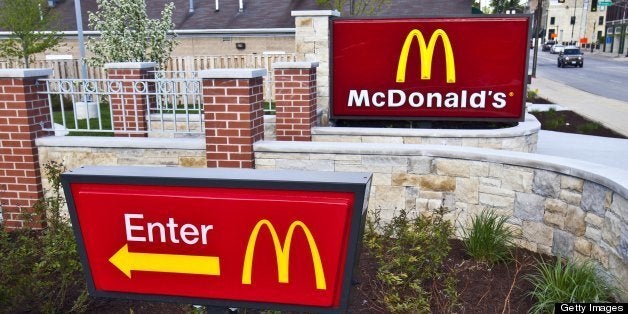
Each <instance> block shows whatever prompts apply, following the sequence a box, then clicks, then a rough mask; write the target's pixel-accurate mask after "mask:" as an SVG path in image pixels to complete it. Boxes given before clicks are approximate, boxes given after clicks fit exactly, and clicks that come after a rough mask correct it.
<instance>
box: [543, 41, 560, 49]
mask: <svg viewBox="0 0 628 314" xmlns="http://www.w3.org/2000/svg"><path fill="white" fill-rule="evenodd" d="M555 44H556V42H555V41H553V40H548V41H546V42H545V43H544V44H543V46H542V48H541V50H542V51H550V49H552V46H554V45H555Z"/></svg>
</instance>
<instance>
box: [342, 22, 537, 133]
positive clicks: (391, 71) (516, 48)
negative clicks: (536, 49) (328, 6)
mask: <svg viewBox="0 0 628 314" xmlns="http://www.w3.org/2000/svg"><path fill="white" fill-rule="evenodd" d="M529 25H530V18H529V16H513V17H502V16H500V17H486V16H482V17H449V18H405V19H342V18H340V19H334V20H332V23H331V26H332V46H331V49H330V50H331V56H332V57H331V59H332V63H331V64H332V66H331V68H330V70H331V84H330V85H331V109H330V110H331V118H332V119H336V120H338V119H375V118H377V119H396V120H399V119H402V120H403V119H406V120H476V121H487V120H489V121H522V120H523V117H524V115H523V113H524V107H525V106H524V105H525V96H526V82H527V69H528V53H529V49H528V45H529V40H528V38H529ZM505 34H507V35H505Z"/></svg>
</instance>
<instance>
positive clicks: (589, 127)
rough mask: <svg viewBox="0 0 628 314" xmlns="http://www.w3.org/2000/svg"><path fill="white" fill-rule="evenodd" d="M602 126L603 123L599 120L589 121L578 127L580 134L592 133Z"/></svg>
mask: <svg viewBox="0 0 628 314" xmlns="http://www.w3.org/2000/svg"><path fill="white" fill-rule="evenodd" d="M601 127H602V125H601V124H599V123H597V122H587V123H584V124H581V125H579V126H577V127H576V129H577V130H578V133H580V134H590V133H592V132H594V131H596V130H597V129H599V128H601Z"/></svg>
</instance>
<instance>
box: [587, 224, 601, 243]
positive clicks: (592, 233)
mask: <svg viewBox="0 0 628 314" xmlns="http://www.w3.org/2000/svg"><path fill="white" fill-rule="evenodd" d="M584 237H585V238H587V239H590V240H591V241H593V242H599V241H600V240H601V239H602V231H601V230H600V229H596V228H593V227H587V229H586V230H585V231H584Z"/></svg>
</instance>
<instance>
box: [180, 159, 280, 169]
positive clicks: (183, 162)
mask: <svg viewBox="0 0 628 314" xmlns="http://www.w3.org/2000/svg"><path fill="white" fill-rule="evenodd" d="M273 161H274V160H273ZM256 162H257V161H256ZM179 166H181V167H190V168H205V167H207V160H206V159H205V157H179Z"/></svg>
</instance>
